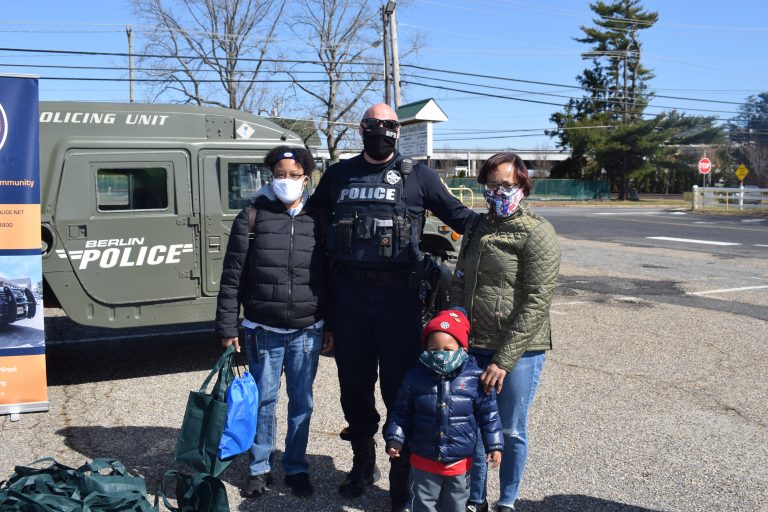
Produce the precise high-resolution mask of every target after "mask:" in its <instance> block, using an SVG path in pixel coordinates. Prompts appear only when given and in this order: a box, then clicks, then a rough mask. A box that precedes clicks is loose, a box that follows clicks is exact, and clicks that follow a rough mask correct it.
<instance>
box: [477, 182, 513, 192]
mask: <svg viewBox="0 0 768 512" xmlns="http://www.w3.org/2000/svg"><path fill="white" fill-rule="evenodd" d="M519 188H520V187H518V186H517V185H505V184H504V183H486V184H485V190H487V191H488V192H501V193H504V194H509V193H511V192H514V191H515V190H517V189H519Z"/></svg>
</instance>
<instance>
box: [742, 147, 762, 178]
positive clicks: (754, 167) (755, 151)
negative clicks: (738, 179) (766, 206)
mask: <svg viewBox="0 0 768 512" xmlns="http://www.w3.org/2000/svg"><path fill="white" fill-rule="evenodd" d="M741 151H742V152H743V153H744V156H745V157H746V159H747V161H748V162H749V171H750V172H752V173H754V174H755V177H756V178H757V181H758V183H759V184H761V185H762V184H764V182H765V181H767V180H766V178H767V177H768V176H766V175H768V143H764V142H760V141H757V142H747V143H745V144H744V145H743V146H742V147H741Z"/></svg>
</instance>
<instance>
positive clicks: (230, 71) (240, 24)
mask: <svg viewBox="0 0 768 512" xmlns="http://www.w3.org/2000/svg"><path fill="white" fill-rule="evenodd" d="M171 4H173V5H175V6H177V7H178V9H177V10H174V8H173V6H172V5H171ZM285 5H286V0H176V1H175V2H172V1H170V0H133V8H134V11H135V12H136V14H137V15H138V16H139V17H140V18H141V19H143V20H144V22H145V23H146V24H147V25H148V26H151V27H157V28H156V29H155V30H150V31H148V33H147V41H146V44H145V45H144V53H145V54H152V55H161V56H162V57H156V58H155V57H144V58H143V59H142V60H143V61H144V64H145V66H150V67H151V68H152V71H149V72H147V75H148V77H151V78H153V79H157V78H162V79H164V80H163V81H162V82H161V85H160V86H158V87H157V88H156V90H155V93H156V94H155V96H160V95H164V94H168V93H176V94H181V96H182V97H183V98H184V100H185V101H186V102H189V103H196V104H198V105H217V106H221V107H228V108H234V109H238V110H251V111H253V110H257V109H258V108H259V107H260V106H261V105H262V104H263V103H264V102H265V101H266V99H267V96H268V93H269V89H268V88H267V87H265V86H258V85H257V82H256V80H257V79H259V77H261V76H262V75H264V74H265V72H266V71H267V69H266V68H267V66H268V63H267V62H266V61H265V59H266V58H267V56H268V54H269V53H270V51H271V50H272V46H273V43H274V39H273V37H274V34H275V30H276V28H277V26H278V23H279V22H280V21H284V20H282V14H283V11H284V9H285Z"/></svg>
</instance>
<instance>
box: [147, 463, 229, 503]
mask: <svg viewBox="0 0 768 512" xmlns="http://www.w3.org/2000/svg"><path fill="white" fill-rule="evenodd" d="M169 477H173V478H174V479H175V480H176V505H177V506H176V507H174V506H172V505H171V503H170V501H169V500H168V492H167V488H166V484H167V481H168V478H169ZM157 494H158V497H162V499H163V503H164V504H165V506H166V507H167V508H168V510H170V511H171V512H229V499H228V498H227V490H226V488H225V487H224V484H223V483H222V482H221V480H219V479H218V478H216V477H215V476H213V475H208V474H205V473H198V474H196V475H194V476H189V475H184V474H182V473H179V472H178V471H174V470H171V471H168V472H167V473H165V476H163V481H162V482H161V484H160V491H159V492H158V493H157ZM155 505H157V502H155ZM157 510H158V512H159V510H160V508H159V507H157Z"/></svg>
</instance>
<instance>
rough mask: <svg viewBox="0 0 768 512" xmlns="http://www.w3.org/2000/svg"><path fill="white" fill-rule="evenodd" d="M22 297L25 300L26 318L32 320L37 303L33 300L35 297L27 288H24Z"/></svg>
mask: <svg viewBox="0 0 768 512" xmlns="http://www.w3.org/2000/svg"><path fill="white" fill-rule="evenodd" d="M24 296H25V297H26V298H27V318H34V317H35V312H37V301H36V300H35V296H34V295H33V294H32V292H31V291H30V290H29V288H24Z"/></svg>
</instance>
